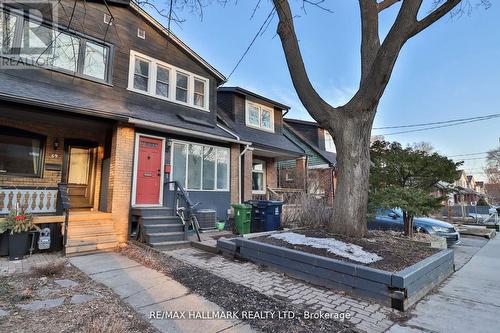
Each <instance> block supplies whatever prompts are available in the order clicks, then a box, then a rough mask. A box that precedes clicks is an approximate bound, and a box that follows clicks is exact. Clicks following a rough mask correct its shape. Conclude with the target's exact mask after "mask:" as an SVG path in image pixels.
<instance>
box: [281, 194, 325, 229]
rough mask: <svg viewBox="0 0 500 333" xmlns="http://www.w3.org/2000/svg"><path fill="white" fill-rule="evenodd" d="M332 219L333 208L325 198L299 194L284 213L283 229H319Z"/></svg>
mask: <svg viewBox="0 0 500 333" xmlns="http://www.w3.org/2000/svg"><path fill="white" fill-rule="evenodd" d="M331 219H332V208H331V207H328V206H327V205H326V204H325V201H324V199H323V198H317V197H316V196H314V195H312V194H308V193H298V194H297V195H296V196H295V197H294V198H292V199H291V200H290V201H289V204H288V205H287V207H286V208H285V209H284V211H283V216H282V222H281V225H282V226H283V227H287V228H289V227H319V226H322V225H327V224H328V223H329V222H330V220H331Z"/></svg>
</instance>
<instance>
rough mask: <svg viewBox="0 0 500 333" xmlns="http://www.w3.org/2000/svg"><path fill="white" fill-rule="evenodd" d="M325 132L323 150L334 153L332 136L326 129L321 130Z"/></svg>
mask: <svg viewBox="0 0 500 333" xmlns="http://www.w3.org/2000/svg"><path fill="white" fill-rule="evenodd" d="M323 132H324V133H325V150H326V151H329V152H331V153H335V152H336V151H337V150H336V149H335V143H334V142H333V138H332V136H331V135H330V133H329V132H328V131H327V130H324V131H323Z"/></svg>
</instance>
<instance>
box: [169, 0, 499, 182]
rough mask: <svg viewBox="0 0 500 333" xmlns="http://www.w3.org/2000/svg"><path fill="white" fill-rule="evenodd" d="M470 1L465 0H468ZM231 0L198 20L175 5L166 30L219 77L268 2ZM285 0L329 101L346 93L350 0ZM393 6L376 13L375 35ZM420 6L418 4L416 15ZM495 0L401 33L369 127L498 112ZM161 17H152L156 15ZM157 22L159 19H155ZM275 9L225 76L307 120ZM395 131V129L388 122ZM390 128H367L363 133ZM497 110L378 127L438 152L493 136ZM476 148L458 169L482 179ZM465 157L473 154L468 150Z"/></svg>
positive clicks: (350, 79)
mask: <svg viewBox="0 0 500 333" xmlns="http://www.w3.org/2000/svg"><path fill="white" fill-rule="evenodd" d="M471 1H472V2H474V0H471ZM261 2H262V4H261V5H260V8H259V9H258V10H257V12H256V14H255V16H254V17H253V19H251V20H250V17H251V14H252V11H253V8H254V6H255V4H256V3H257V0H244V1H242V0H240V1H238V2H237V4H236V5H235V4H234V3H230V4H229V5H227V6H226V7H221V6H219V5H216V4H214V5H212V6H208V7H207V8H205V9H204V12H203V20H200V17H199V16H197V15H195V14H194V13H190V12H184V13H181V15H182V16H183V18H184V19H185V22H183V23H182V24H181V26H180V27H179V26H176V25H173V26H172V30H173V31H174V32H175V33H176V34H177V35H178V36H179V37H180V38H181V39H182V40H183V41H184V42H186V43H187V44H188V45H189V46H190V47H192V48H193V49H194V50H195V51H197V52H198V53H199V54H200V55H201V56H202V57H204V58H205V59H206V60H207V61H208V62H210V63H211V64H212V65H213V66H215V67H216V68H217V69H219V70H220V71H221V72H222V73H224V74H225V75H226V76H227V75H229V73H230V72H231V70H232V69H233V67H234V65H235V64H236V62H237V60H238V59H239V58H240V56H241V55H242V54H243V52H244V51H245V49H246V48H247V47H248V46H249V44H250V41H251V40H252V38H253V37H254V35H255V34H256V33H257V31H258V30H259V27H260V26H261V25H262V23H263V22H264V20H265V19H266V17H267V16H268V15H269V13H270V11H271V9H272V6H271V3H270V1H268V0H262V1H261ZM291 3H293V4H294V8H293V10H294V13H295V14H296V15H298V16H299V17H297V18H296V19H295V25H296V29H297V34H298V37H299V40H300V45H301V48H302V53H303V56H304V59H305V62H306V66H307V69H308V72H309V76H310V79H311V81H312V83H313V85H314V86H315V88H316V90H317V91H318V92H319V93H320V94H321V95H322V96H323V98H324V99H325V100H327V101H328V102H330V103H331V104H333V105H339V104H341V103H345V102H346V101H348V100H349V99H350V98H351V97H352V95H353V93H354V92H355V91H356V89H357V86H358V84H359V76H360V69H359V67H360V58H359V45H360V19H359V8H358V5H357V1H354V0H348V1H346V0H343V1H333V0H329V1H326V2H325V3H326V6H328V7H329V8H331V9H332V10H333V11H334V13H333V14H331V13H327V12H325V11H322V10H318V9H317V8H314V7H310V6H309V7H307V8H306V9H307V13H304V12H303V11H302V10H301V9H300V8H299V6H298V4H299V3H300V2H299V1H291ZM397 9H398V8H397V7H395V8H393V9H391V10H389V11H387V12H386V13H384V14H383V15H382V16H381V35H382V36H384V34H385V33H386V32H387V31H388V29H389V27H390V24H392V21H393V20H394V15H395V14H396V12H397ZM425 13H426V11H424V12H423V13H422V15H423V14H425ZM499 18H500V4H497V3H496V1H493V6H492V7H491V8H489V9H488V10H484V9H482V8H481V9H476V10H474V11H473V13H472V14H471V15H470V16H468V15H465V16H462V17H461V18H459V19H451V18H450V17H445V18H443V19H442V20H441V21H439V22H438V23H436V24H435V25H434V26H432V27H430V28H429V29H427V30H426V31H424V32H423V33H421V34H420V35H418V36H417V37H414V38H413V39H412V40H410V41H409V42H408V43H407V44H406V45H405V46H404V48H403V51H402V52H401V54H400V57H399V59H398V62H397V64H396V67H395V69H394V73H393V75H392V78H391V81H390V83H389V85H388V87H387V90H386V92H385V95H384V97H383V98H382V100H381V103H380V107H379V111H378V113H377V117H376V119H375V125H374V127H385V126H397V125H405V124H415V123H422V122H424V123H425V122H434V121H446V120H451V119H457V118H468V117H474V116H483V115H489V114H496V113H500V20H499ZM160 20H161V19H160ZM163 23H165V22H164V21H163ZM276 24H277V18H276V17H274V19H273V20H272V22H271V23H270V25H269V27H268V29H267V30H266V31H265V32H264V34H263V35H261V36H259V38H258V39H257V40H256V42H255V44H254V45H253V46H252V48H251V49H250V51H249V52H248V54H247V56H246V57H245V58H244V59H243V61H242V63H241V64H240V66H239V67H238V68H237V69H236V71H235V72H234V74H233V75H232V76H231V78H230V80H229V82H228V83H227V84H226V85H229V86H236V85H238V86H241V87H244V88H246V89H249V90H252V91H255V92H257V93H259V94H262V95H265V96H267V97H269V98H273V99H276V100H277V101H280V102H282V103H285V104H287V105H290V106H291V111H290V112H289V114H288V116H289V117H293V118H299V119H305V120H310V119H311V118H310V116H309V115H308V113H307V111H306V110H305V109H304V107H303V106H302V104H301V103H300V101H299V99H298V97H297V94H296V93H295V90H294V88H293V86H292V83H291V80H290V75H289V73H288V69H287V66H286V62H285V58H284V55H283V51H282V48H281V43H280V40H279V38H278V36H276ZM397 131H399V130H397ZM389 132H395V130H374V131H373V133H372V134H383V133H389ZM499 137H500V117H499V118H495V119H491V120H486V121H481V122H476V123H469V124H464V125H460V126H453V127H447V128H441V129H436V130H429V131H422V132H416V133H406V134H400V135H391V136H386V139H387V140H391V141H392V140H397V141H399V142H401V143H403V144H408V143H413V142H419V141H426V142H429V143H431V144H432V145H433V146H434V147H435V148H436V150H437V151H438V152H440V153H443V154H446V155H448V156H452V155H458V154H471V153H482V152H485V151H487V150H489V149H492V148H494V147H496V146H498V145H499ZM484 156H485V155H484V154H482V155H471V156H465V157H463V158H469V160H467V161H466V163H465V169H466V170H467V171H470V172H471V173H474V174H475V175H476V176H477V177H479V178H484V174H482V172H483V171H482V168H483V166H484V159H483V157H484ZM470 158H475V159H470Z"/></svg>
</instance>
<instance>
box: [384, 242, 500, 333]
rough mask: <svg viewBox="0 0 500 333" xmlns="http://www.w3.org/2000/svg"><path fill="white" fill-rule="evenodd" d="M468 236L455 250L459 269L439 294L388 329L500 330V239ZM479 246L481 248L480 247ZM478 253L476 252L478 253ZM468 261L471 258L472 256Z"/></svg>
mask: <svg viewBox="0 0 500 333" xmlns="http://www.w3.org/2000/svg"><path fill="white" fill-rule="evenodd" d="M481 244H484V241H483V240H482V239H481V238H469V237H467V238H465V237H464V241H463V244H462V245H460V246H459V247H457V248H456V249H455V255H456V262H457V269H458V266H460V265H461V268H460V269H459V270H458V271H457V272H455V273H454V274H453V275H452V276H451V277H450V278H449V279H448V280H446V281H445V282H444V283H443V284H442V285H441V286H440V287H439V289H437V290H436V292H435V293H433V294H429V295H427V296H426V297H425V298H424V299H422V300H421V301H420V302H419V303H418V304H417V306H416V307H415V308H414V309H413V310H412V311H410V314H411V316H410V319H409V320H408V321H407V322H405V323H400V324H396V325H394V326H393V327H392V328H391V329H389V331H388V332H391V333H400V332H453V333H461V332H463V333H471V332H481V333H489V332H491V333H496V332H498V331H499V329H500V315H499V314H500V238H496V239H493V240H490V241H489V242H487V244H485V245H484V246H483V247H482V248H480V245H481ZM478 248H479V250H478ZM474 253H475V254H474ZM471 256H472V258H471V259H470V261H468V262H467V258H468V257H471Z"/></svg>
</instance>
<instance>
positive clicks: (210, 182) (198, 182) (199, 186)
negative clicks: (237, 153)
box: [171, 142, 229, 191]
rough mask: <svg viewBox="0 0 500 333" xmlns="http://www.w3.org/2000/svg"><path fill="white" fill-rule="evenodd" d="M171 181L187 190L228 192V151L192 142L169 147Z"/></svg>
mask: <svg viewBox="0 0 500 333" xmlns="http://www.w3.org/2000/svg"><path fill="white" fill-rule="evenodd" d="M171 151H172V156H171V160H172V180H175V181H177V182H178V183H179V184H180V185H181V186H182V187H184V188H185V189H187V190H195V191H196V190H198V191H229V149H228V148H222V147H215V146H208V145H201V144H195V143H184V142H174V143H173V144H172V150H171Z"/></svg>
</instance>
